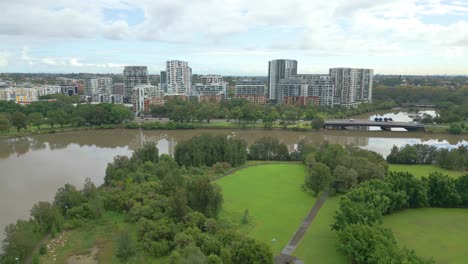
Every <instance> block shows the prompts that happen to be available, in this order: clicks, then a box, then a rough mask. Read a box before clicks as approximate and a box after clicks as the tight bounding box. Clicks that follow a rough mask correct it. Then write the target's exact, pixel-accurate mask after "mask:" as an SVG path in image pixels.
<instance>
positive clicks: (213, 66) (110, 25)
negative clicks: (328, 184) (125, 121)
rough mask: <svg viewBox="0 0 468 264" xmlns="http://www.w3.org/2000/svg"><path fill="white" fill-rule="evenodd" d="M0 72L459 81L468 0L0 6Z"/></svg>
mask: <svg viewBox="0 0 468 264" xmlns="http://www.w3.org/2000/svg"><path fill="white" fill-rule="evenodd" d="M0 10H2V15H0V72H50V73H71V72H89V73H121V72H122V71H123V66H124V65H146V66H148V69H149V73H150V74H156V73H159V71H160V70H164V67H165V61H166V60H184V61H188V62H189V65H190V66H191V67H192V69H193V73H197V74H210V73H212V74H222V75H267V71H268V61H269V60H273V59H295V60H297V61H298V72H299V73H327V72H328V69H329V68H331V67H360V68H373V69H375V73H380V74H463V75H468V0H454V1H452V0H447V1H441V0H327V1H323V0H301V1H297V0H281V1H278V0H79V1H76V0H0Z"/></svg>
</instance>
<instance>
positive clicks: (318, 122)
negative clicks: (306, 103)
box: [310, 117, 325, 130]
mask: <svg viewBox="0 0 468 264" xmlns="http://www.w3.org/2000/svg"><path fill="white" fill-rule="evenodd" d="M310 124H311V126H312V128H313V129H317V130H318V129H321V128H322V127H323V125H324V124H325V120H323V118H320V117H318V118H314V119H313V120H312V122H311V123H310Z"/></svg>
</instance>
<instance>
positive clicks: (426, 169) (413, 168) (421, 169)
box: [389, 164, 468, 178]
mask: <svg viewBox="0 0 468 264" xmlns="http://www.w3.org/2000/svg"><path fill="white" fill-rule="evenodd" d="M389 165H390V166H389V170H390V171H395V172H399V171H401V172H409V173H411V174H413V175H414V176H416V177H418V178H421V177H427V176H428V175H429V174H430V173H432V172H440V173H442V174H447V175H448V176H449V177H452V178H457V177H460V176H462V175H463V172H461V171H455V170H446V169H442V168H439V167H436V166H433V165H404V164H389ZM467 173H468V172H467Z"/></svg>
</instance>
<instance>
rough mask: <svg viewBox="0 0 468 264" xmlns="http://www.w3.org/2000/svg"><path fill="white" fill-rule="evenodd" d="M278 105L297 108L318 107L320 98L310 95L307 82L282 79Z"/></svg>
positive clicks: (296, 79) (279, 87) (295, 79)
mask: <svg viewBox="0 0 468 264" xmlns="http://www.w3.org/2000/svg"><path fill="white" fill-rule="evenodd" d="M278 103H281V104H285V105H296V106H307V105H318V103H319V97H318V96H312V95H311V94H309V84H308V81H307V80H304V79H300V78H290V79H281V80H280V81H279V83H278Z"/></svg>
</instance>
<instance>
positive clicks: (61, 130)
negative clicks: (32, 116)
mask: <svg viewBox="0 0 468 264" xmlns="http://www.w3.org/2000/svg"><path fill="white" fill-rule="evenodd" d="M140 124H141V123H140ZM191 124H194V125H197V127H195V128H177V129H165V128H158V129H144V128H142V127H138V128H128V127H125V125H123V124H119V125H104V126H94V127H66V128H58V129H55V128H54V129H44V130H37V131H32V132H26V133H23V132H21V133H19V134H18V133H16V134H0V139H1V138H7V139H8V138H11V139H13V138H22V137H29V136H36V135H51V134H59V133H66V132H75V131H90V130H115V129H123V130H143V131H174V130H229V129H233V130H245V131H249V130H256V131H266V132H267V131H287V132H302V133H306V132H311V133H313V132H323V131H342V132H369V133H373V134H374V133H375V135H376V136H378V135H385V136H386V137H388V136H389V135H390V134H395V136H396V137H397V136H401V135H402V134H405V135H412V134H415V133H422V134H424V135H450V136H460V137H463V136H465V135H468V131H463V132H462V134H451V133H449V132H448V131H446V130H445V129H446V128H445V127H437V128H432V127H429V129H428V130H424V131H384V130H353V129H349V130H348V129H325V128H322V129H319V130H316V129H312V128H308V127H288V128H282V127H271V128H263V127H261V126H259V125H257V126H249V125H247V126H231V125H230V126H223V125H220V126H216V125H206V124H207V123H203V124H202V125H200V123H191ZM211 124H213V123H211ZM198 125H200V126H198Z"/></svg>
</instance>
